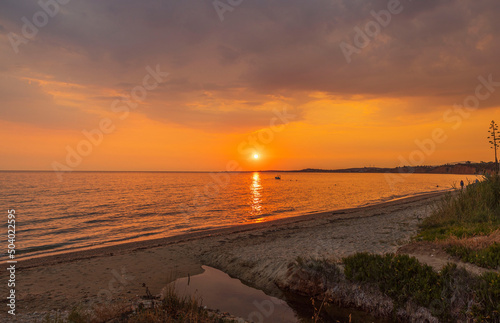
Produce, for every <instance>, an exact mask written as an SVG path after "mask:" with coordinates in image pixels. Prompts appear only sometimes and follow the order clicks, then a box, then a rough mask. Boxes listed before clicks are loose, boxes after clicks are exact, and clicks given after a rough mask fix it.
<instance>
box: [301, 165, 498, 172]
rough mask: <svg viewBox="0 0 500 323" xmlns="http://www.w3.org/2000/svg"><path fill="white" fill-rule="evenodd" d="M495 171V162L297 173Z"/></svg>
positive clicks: (322, 170) (312, 169) (309, 169)
mask: <svg viewBox="0 0 500 323" xmlns="http://www.w3.org/2000/svg"><path fill="white" fill-rule="evenodd" d="M494 170H495V163H494V162H489V163H485V162H481V163H471V162H462V163H453V164H445V165H439V166H425V165H423V166H402V167H394V168H382V167H362V168H346V169H332V170H329V169H316V168H306V169H302V170H298V171H296V172H304V173H416V174H470V175H483V174H486V173H489V174H493V173H494Z"/></svg>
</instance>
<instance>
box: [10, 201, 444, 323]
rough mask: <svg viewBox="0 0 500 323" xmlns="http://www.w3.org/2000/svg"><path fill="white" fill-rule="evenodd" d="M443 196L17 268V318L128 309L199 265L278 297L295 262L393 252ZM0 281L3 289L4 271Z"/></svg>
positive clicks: (206, 233)
mask: <svg viewBox="0 0 500 323" xmlns="http://www.w3.org/2000/svg"><path fill="white" fill-rule="evenodd" d="M442 194H444V193H432V194H424V195H421V196H416V197H411V198H406V199H401V200H396V201H391V202H386V203H381V204H377V205H372V206H367V207H361V208H354V209H345V210H339V211H333V212H323V213H317V214H307V215H303V216H298V217H293V218H287V219H280V220H276V221H270V222H264V223H258V224H249V225H241V226H235V227H229V228H223V229H216V230H210V231H203V232H196V233H190V234H185V235H180V236H175V237H169V238H165V239H157V240H151V241H142V242H134V243H128V244H122V245H117V246H112V247H105V248H100V249H94V250H88V251H80V252H74V253H68V254H62V255H56V256H50V257H44V258H35V259H29V260H25V261H20V262H19V263H18V264H17V272H16V280H17V281H16V297H17V301H16V312H17V313H18V315H16V316H17V318H18V321H19V320H25V319H28V318H30V317H31V318H33V317H40V314H39V313H43V312H48V311H52V310H62V311H68V310H71V308H73V307H74V306H77V305H82V306H86V305H90V304H92V303H96V302H98V301H110V302H111V303H120V302H123V303H128V302H129V301H130V300H131V299H133V298H134V297H136V295H143V294H144V291H145V289H144V287H142V284H143V283H145V284H146V285H147V286H148V287H149V289H150V290H151V292H152V293H153V294H159V293H160V291H161V290H162V288H163V287H164V286H165V285H167V284H168V283H169V282H171V281H173V280H175V279H176V278H179V277H186V276H188V274H189V275H191V276H192V275H196V274H199V273H201V272H202V271H203V270H202V268H201V266H202V265H209V266H212V267H215V268H218V269H220V270H222V271H224V272H226V273H228V274H229V275H231V276H232V277H235V278H238V279H241V280H242V281H244V282H246V283H247V284H249V285H251V286H253V287H256V288H258V289H262V290H264V291H265V292H266V293H268V294H271V295H273V296H278V297H279V296H281V292H280V290H279V289H278V288H277V287H276V285H275V282H276V281H280V280H281V279H283V278H284V277H285V275H286V272H287V266H288V264H289V263H290V262H292V261H294V260H295V259H296V258H297V257H298V256H300V257H303V258H307V257H327V258H330V259H336V260H340V259H341V258H342V257H344V256H347V255H350V254H353V253H355V252H362V251H367V252H373V253H386V252H396V251H397V250H398V248H400V247H401V246H402V245H404V244H405V243H407V242H408V241H409V239H410V237H411V236H413V235H414V234H415V233H416V231H417V227H418V223H419V222H420V221H421V220H422V219H423V218H425V217H426V216H428V215H429V214H430V212H431V211H432V206H433V204H434V202H435V201H437V200H439V199H440V197H441V196H442ZM0 279H2V281H5V282H6V281H7V275H6V272H5V271H4V272H3V273H2V274H1V275H0ZM4 286H5V285H4ZM2 290H5V292H4V293H6V287H3V288H2ZM6 312H7V310H6V309H5V310H4V311H2V313H0V320H5V319H7V313H6ZM34 312H36V313H37V314H33V313H34ZM8 318H10V317H8Z"/></svg>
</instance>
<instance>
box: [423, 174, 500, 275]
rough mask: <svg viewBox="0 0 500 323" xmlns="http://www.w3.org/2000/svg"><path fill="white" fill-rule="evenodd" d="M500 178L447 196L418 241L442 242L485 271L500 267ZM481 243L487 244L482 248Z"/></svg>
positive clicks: (493, 177)
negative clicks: (479, 243)
mask: <svg viewBox="0 0 500 323" xmlns="http://www.w3.org/2000/svg"><path fill="white" fill-rule="evenodd" d="M499 232H500V176H498V175H493V176H486V177H485V178H484V179H483V180H482V181H480V182H477V183H470V184H469V185H468V186H467V187H466V188H465V189H464V190H459V191H455V192H450V193H447V194H446V195H445V196H444V198H443V199H442V200H441V201H440V202H439V203H438V204H437V206H436V209H435V210H434V212H433V213H432V214H431V216H430V217H428V218H426V219H424V221H423V222H422V224H421V230H420V232H419V234H418V235H417V237H416V240H425V241H439V242H442V243H444V244H445V245H447V247H446V248H445V250H446V251H447V252H448V253H449V254H450V255H453V256H456V257H459V258H460V259H461V260H463V261H466V262H470V263H473V264H476V265H478V266H481V267H485V268H497V267H498V266H499V265H500V253H499V251H500V234H499ZM477 241H482V242H483V243H482V244H481V245H480V246H478V245H477V243H475V242H477Z"/></svg>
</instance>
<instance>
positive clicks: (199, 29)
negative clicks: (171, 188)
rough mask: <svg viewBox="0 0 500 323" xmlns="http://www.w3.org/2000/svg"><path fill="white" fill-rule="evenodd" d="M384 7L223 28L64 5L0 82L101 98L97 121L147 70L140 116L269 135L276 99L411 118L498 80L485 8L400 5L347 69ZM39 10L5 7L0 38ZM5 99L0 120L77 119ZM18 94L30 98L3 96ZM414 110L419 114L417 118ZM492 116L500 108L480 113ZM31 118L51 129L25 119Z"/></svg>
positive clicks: (144, 8) (191, 17)
mask: <svg viewBox="0 0 500 323" xmlns="http://www.w3.org/2000/svg"><path fill="white" fill-rule="evenodd" d="M387 4H388V1H386V0H377V1H370V2H366V1H352V0H335V1H331V0H317V1H313V2H306V1H302V0H273V1H264V0H254V1H249V0H246V1H243V3H242V4H241V5H240V6H238V7H236V8H235V9H234V10H233V11H231V12H226V13H225V19H224V21H223V22H221V21H220V20H219V18H218V15H217V13H216V11H215V9H214V8H213V6H212V4H211V2H210V1H202V2H200V1H194V0H184V1H157V0H145V1H140V2H138V1H133V0H113V1H106V2H103V1H97V0H90V1H85V2H75V1H73V2H70V3H69V4H67V5H64V6H63V7H62V10H61V12H60V13H59V14H58V15H56V16H55V17H54V18H51V20H50V21H49V23H48V24H47V26H45V27H44V28H43V29H41V30H40V32H39V34H38V35H37V36H36V38H35V39H34V40H32V41H30V42H29V43H28V44H26V45H21V47H20V53H19V54H18V55H15V54H14V52H13V51H10V50H7V49H8V47H7V46H6V44H5V43H4V44H3V45H0V46H4V47H3V48H2V54H0V73H4V74H8V75H13V74H16V75H18V76H20V77H21V76H26V75H31V74H33V73H36V74H37V75H44V76H47V77H50V78H51V79H54V80H58V81H61V82H71V83H76V84H80V85H81V86H83V87H84V88H88V89H90V88H92V89H95V88H102V89H106V91H108V92H110V93H111V94H109V95H101V94H96V93H94V92H95V91H94V90H92V91H91V90H88V92H89V93H88V98H89V100H94V99H93V98H99V99H100V101H102V102H101V103H102V106H103V109H106V108H107V106H109V104H106V102H105V101H106V98H109V101H110V102H111V101H112V100H113V98H114V97H116V93H127V91H130V90H131V89H132V88H133V87H134V86H135V85H137V84H140V82H141V80H142V77H143V76H144V74H145V67H146V66H148V65H150V66H154V65H156V64H159V65H160V66H161V67H162V70H164V71H168V72H169V73H170V75H171V77H170V78H169V81H168V82H167V83H166V84H164V85H163V86H161V87H159V88H158V89H156V90H154V91H153V93H151V95H150V96H149V97H148V100H149V101H148V102H145V103H144V108H143V109H142V110H141V112H142V113H144V114H146V115H147V116H148V117H149V118H151V119H158V120H162V121H164V122H166V123H176V124H180V125H184V126H187V127H194V128H199V129H203V130H206V131H215V132H217V131H219V132H224V131H235V130H236V129H238V128H241V129H249V128H254V127H262V126H265V124H266V123H267V118H268V116H269V113H270V110H265V109H264V110H263V108H262V106H263V105H262V103H263V102H268V101H273V102H274V101H275V100H274V98H275V97H280V98H282V99H283V100H284V101H283V102H286V104H292V105H294V106H295V107H296V108H298V107H305V106H308V105H307V102H311V101H312V99H310V98H309V99H308V96H307V93H310V92H316V91H321V92H325V93H328V94H329V95H332V96H343V97H349V96H362V97H365V98H373V97H378V98H402V99H406V100H408V102H409V103H408V109H403V110H404V111H403V110H402V111H401V113H405V114H408V113H412V111H413V112H416V111H426V110H432V109H436V108H438V107H442V106H443V104H445V102H449V105H452V104H454V103H456V102H460V101H461V100H463V99H464V98H465V97H466V96H468V95H470V94H473V91H474V89H475V86H476V84H477V82H478V81H477V77H478V76H479V75H484V76H487V75H489V74H493V75H494V76H495V78H499V79H500V66H499V65H498V63H497V60H498V53H499V52H500V39H499V38H500V34H499V33H498V31H499V30H500V22H499V21H498V19H497V15H498V13H499V12H500V4H499V3H498V1H494V0H485V1H480V2H464V1H458V0H446V1H431V0H425V1H401V5H402V7H403V10H402V12H401V13H400V14H398V15H394V16H393V17H392V19H391V22H390V24H389V25H388V26H387V27H384V28H381V31H380V34H379V35H378V36H377V37H376V38H375V39H373V40H371V41H370V43H369V45H368V46H366V48H363V49H362V50H361V52H360V53H359V54H353V56H352V62H351V63H350V64H348V63H347V62H346V60H345V57H344V55H343V53H342V51H341V50H340V47H339V45H340V43H341V42H347V43H351V44H352V43H353V37H354V35H355V29H354V28H355V27H359V28H364V26H365V25H366V23H367V22H369V21H370V20H373V19H374V18H373V17H372V15H371V13H370V12H371V11H372V10H373V11H376V12H378V11H380V10H383V9H386V8H387ZM39 10H40V7H39V6H38V4H37V3H36V2H20V1H13V0H8V1H3V2H2V3H1V4H0V26H3V27H2V28H4V29H5V30H6V31H8V32H16V33H18V34H20V33H21V27H22V22H21V17H23V16H26V17H28V18H31V17H32V15H33V14H34V13H35V12H37V11H39ZM2 28H0V30H2ZM1 62H3V63H1ZM497 75H498V77H496V76H497ZM2 86H6V87H7V85H2ZM8 88H9V89H11V90H9V91H3V95H5V96H3V98H5V99H4V100H5V102H8V104H6V105H4V108H2V113H1V114H0V117H2V118H6V119H9V120H21V119H24V120H31V121H30V122H33V123H38V124H40V125H44V126H49V125H50V126H53V125H55V124H60V125H61V124H67V123H68V121H67V120H66V119H65V118H69V119H68V120H74V119H75V122H76V123H78V121H77V119H79V117H77V116H78V114H79V113H80V114H82V115H85V111H80V112H77V111H76V110H75V111H74V109H77V110H78V108H75V107H71V108H69V107H61V106H57V105H54V102H53V101H52V100H53V98H51V97H50V96H47V95H43V93H42V92H41V91H40V90H39V89H38V90H36V89H33V88H31V87H27V86H26V85H25V84H21V83H19V82H14V83H12V84H11V85H9V86H8ZM19 91H21V92H22V91H26V92H25V93H27V96H26V97H25V98H24V99H21V98H19V97H15V96H13V93H18V92H19ZM207 93H210V95H207ZM273 97H274V98H273ZM412 98H419V99H418V100H414V99H412ZM308 100H309V101H308ZM412 100H414V102H411V101H412ZM422 101H425V102H428V104H426V105H425V106H422V105H420V104H416V103H418V102H422ZM254 103H255V104H254ZM497 105H500V96H493V97H492V98H491V99H490V100H488V102H485V103H484V104H483V105H482V107H489V106H497ZM36 106H42V107H43V109H44V110H40V111H43V114H45V115H47V116H42V115H39V116H38V117H37V118H34V117H31V116H23V114H24V113H30V112H31V111H38V110H35V107H36ZM61 109H62V111H64V112H61V111H60V110H61ZM84 109H85V108H84V107H81V108H80V110H84ZM381 109H383V107H381ZM40 113H42V112H40ZM103 113H104V111H103ZM67 114H68V115H67ZM51 115H54V116H53V117H51ZM80 117H81V116H80ZM49 120H50V122H49ZM83 120H86V118H83ZM70 124H73V123H72V122H70Z"/></svg>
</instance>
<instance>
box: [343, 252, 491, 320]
mask: <svg viewBox="0 0 500 323" xmlns="http://www.w3.org/2000/svg"><path fill="white" fill-rule="evenodd" d="M343 261H344V266H345V269H344V273H345V276H346V278H347V279H348V280H350V281H353V282H358V283H367V284H374V285H376V286H377V287H378V288H379V289H380V291H381V292H382V293H384V294H385V295H387V296H389V297H391V299H392V300H393V301H394V304H395V309H397V308H400V307H403V306H404V305H405V304H406V303H407V302H409V301H411V302H414V303H416V304H418V305H420V306H422V307H425V308H428V309H429V310H430V311H431V313H432V314H433V315H434V316H436V317H438V318H439V319H440V320H441V321H443V322H455V321H456V320H457V319H459V318H462V319H463V318H467V319H473V320H474V321H477V322H498V321H499V320H500V273H496V272H487V273H484V274H483V275H481V276H476V275H473V274H471V273H469V272H467V271H466V270H465V269H463V268H458V267H457V266H456V264H448V265H446V266H445V267H444V268H443V269H442V270H441V271H439V272H436V271H434V270H433V269H432V267H430V266H428V265H426V264H421V263H420V262H419V261H418V260H417V259H416V258H414V257H409V256H408V255H394V254H386V255H374V254H368V253H357V254H354V255H352V256H349V257H346V258H344V259H343Z"/></svg>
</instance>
